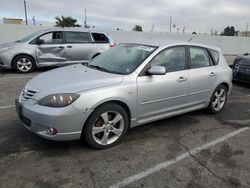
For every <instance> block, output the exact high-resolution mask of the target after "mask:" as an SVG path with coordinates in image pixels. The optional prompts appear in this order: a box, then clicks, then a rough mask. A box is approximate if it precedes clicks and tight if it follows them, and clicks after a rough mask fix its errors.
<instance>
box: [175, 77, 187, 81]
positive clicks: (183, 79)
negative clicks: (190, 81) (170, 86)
mask: <svg viewBox="0 0 250 188" xmlns="http://www.w3.org/2000/svg"><path fill="white" fill-rule="evenodd" d="M185 81H187V78H184V77H183V76H180V77H179V78H178V79H177V82H185Z"/></svg>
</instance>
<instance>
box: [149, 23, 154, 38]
mask: <svg viewBox="0 0 250 188" xmlns="http://www.w3.org/2000/svg"><path fill="white" fill-rule="evenodd" d="M154 27H155V24H152V28H151V32H150V38H151V39H152V35H153V31H154Z"/></svg>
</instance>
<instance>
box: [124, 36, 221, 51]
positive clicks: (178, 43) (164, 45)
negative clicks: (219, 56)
mask: <svg viewBox="0 0 250 188" xmlns="http://www.w3.org/2000/svg"><path fill="white" fill-rule="evenodd" d="M125 43H135V44H141V45H148V46H156V47H159V48H167V47H171V46H181V45H185V46H197V47H202V48H208V49H212V50H216V51H221V49H220V48H218V47H215V46H209V45H206V44H199V43H193V42H188V41H178V40H155V39H149V40H139V41H138V40H137V41H135V40H133V41H129V42H125Z"/></svg>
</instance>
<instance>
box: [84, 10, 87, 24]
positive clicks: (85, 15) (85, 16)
mask: <svg viewBox="0 0 250 188" xmlns="http://www.w3.org/2000/svg"><path fill="white" fill-rule="evenodd" d="M84 28H87V10H86V8H85V11H84Z"/></svg>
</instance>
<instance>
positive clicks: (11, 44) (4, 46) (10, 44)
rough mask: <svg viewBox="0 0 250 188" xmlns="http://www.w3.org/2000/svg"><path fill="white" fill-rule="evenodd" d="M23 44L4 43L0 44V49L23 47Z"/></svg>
mask: <svg viewBox="0 0 250 188" xmlns="http://www.w3.org/2000/svg"><path fill="white" fill-rule="evenodd" d="M22 44H23V43H21V42H10V43H3V44H0V49H1V48H6V47H16V46H17V47H18V46H20V45H22Z"/></svg>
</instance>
